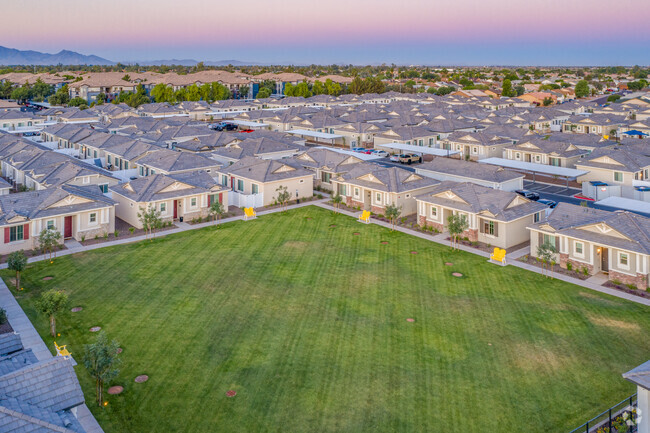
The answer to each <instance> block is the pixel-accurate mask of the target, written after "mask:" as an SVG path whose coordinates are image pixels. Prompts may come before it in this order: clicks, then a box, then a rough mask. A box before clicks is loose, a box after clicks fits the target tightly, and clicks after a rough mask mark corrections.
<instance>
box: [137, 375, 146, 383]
mask: <svg viewBox="0 0 650 433" xmlns="http://www.w3.org/2000/svg"><path fill="white" fill-rule="evenodd" d="M148 380H149V376H147V375H146V374H141V375H140V376H138V377H136V378H135V383H144V382H146V381H148Z"/></svg>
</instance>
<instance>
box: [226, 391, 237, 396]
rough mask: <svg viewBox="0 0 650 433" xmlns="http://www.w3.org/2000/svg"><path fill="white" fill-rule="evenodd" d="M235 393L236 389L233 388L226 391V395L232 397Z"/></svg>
mask: <svg viewBox="0 0 650 433" xmlns="http://www.w3.org/2000/svg"><path fill="white" fill-rule="evenodd" d="M236 395H237V391H235V390H234V389H231V390H230V391H227V392H226V397H234V396H236Z"/></svg>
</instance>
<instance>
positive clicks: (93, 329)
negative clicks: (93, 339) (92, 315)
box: [90, 326, 102, 332]
mask: <svg viewBox="0 0 650 433" xmlns="http://www.w3.org/2000/svg"><path fill="white" fill-rule="evenodd" d="M101 329H102V327H101V326H93V327H92V328H90V332H97V331H101Z"/></svg>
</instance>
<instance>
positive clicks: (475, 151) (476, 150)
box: [472, 147, 478, 155]
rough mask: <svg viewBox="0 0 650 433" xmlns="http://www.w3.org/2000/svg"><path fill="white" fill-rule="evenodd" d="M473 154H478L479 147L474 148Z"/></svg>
mask: <svg viewBox="0 0 650 433" xmlns="http://www.w3.org/2000/svg"><path fill="white" fill-rule="evenodd" d="M472 152H474V154H475V155H476V154H477V153H478V147H474V148H473V149H472Z"/></svg>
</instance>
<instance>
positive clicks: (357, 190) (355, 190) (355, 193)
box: [354, 188, 359, 197]
mask: <svg viewBox="0 0 650 433" xmlns="http://www.w3.org/2000/svg"><path fill="white" fill-rule="evenodd" d="M354 196H355V197H359V188H354Z"/></svg>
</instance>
